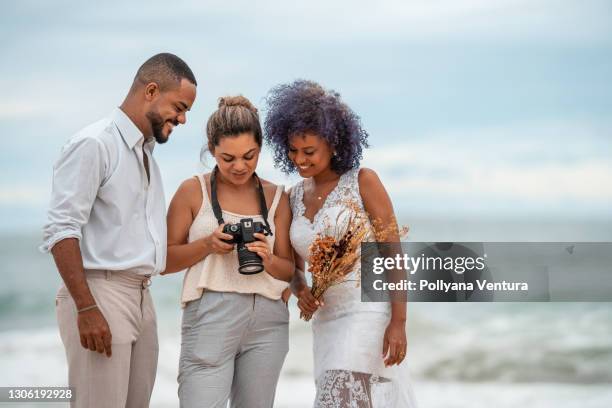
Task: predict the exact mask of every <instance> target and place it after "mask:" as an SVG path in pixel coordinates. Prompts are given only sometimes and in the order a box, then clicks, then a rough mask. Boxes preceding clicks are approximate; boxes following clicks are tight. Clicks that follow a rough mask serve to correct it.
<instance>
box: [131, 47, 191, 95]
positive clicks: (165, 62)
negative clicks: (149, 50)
mask: <svg viewBox="0 0 612 408" xmlns="http://www.w3.org/2000/svg"><path fill="white" fill-rule="evenodd" d="M183 78H185V79H186V80H188V81H189V82H191V83H192V84H194V85H196V86H197V85H198V83H197V82H196V79H195V76H194V75H193V72H192V71H191V68H189V66H188V65H187V64H186V63H185V61H183V60H182V59H180V58H179V57H177V56H176V55H174V54H170V53H168V52H164V53H161V54H157V55H154V56H152V57H151V58H149V59H148V60H146V61H145V63H144V64H142V65H141V66H140V68H138V72H136V77H135V78H134V81H138V82H141V83H143V84H145V85H146V84H148V83H151V82H155V83H156V84H157V85H159V88H160V90H162V91H164V90H166V89H171V88H174V87H177V86H178V85H179V84H180V83H181V80H182V79H183Z"/></svg>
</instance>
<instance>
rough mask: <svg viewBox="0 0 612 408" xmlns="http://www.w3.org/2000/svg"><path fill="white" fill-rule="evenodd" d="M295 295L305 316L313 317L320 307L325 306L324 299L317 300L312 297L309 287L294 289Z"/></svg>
mask: <svg viewBox="0 0 612 408" xmlns="http://www.w3.org/2000/svg"><path fill="white" fill-rule="evenodd" d="M293 294H294V295H295V297H297V298H298V302H297V305H298V307H299V308H300V310H301V312H302V314H304V315H307V316H312V315H313V314H314V312H316V311H317V309H318V308H319V307H321V306H323V305H324V303H323V299H321V300H317V299H315V297H314V296H312V293H311V291H310V287H309V286H308V285H300V286H299V287H298V288H296V289H294V291H293Z"/></svg>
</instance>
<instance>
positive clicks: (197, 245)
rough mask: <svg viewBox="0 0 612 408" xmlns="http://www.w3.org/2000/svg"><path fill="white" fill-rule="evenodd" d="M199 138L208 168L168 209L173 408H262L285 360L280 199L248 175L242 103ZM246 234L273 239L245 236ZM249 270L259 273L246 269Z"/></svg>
mask: <svg viewBox="0 0 612 408" xmlns="http://www.w3.org/2000/svg"><path fill="white" fill-rule="evenodd" d="M206 134H207V137H208V150H209V151H210V153H211V154H212V155H213V157H214V158H215V161H216V164H217V165H216V167H215V169H214V170H213V171H212V172H211V173H207V174H203V175H198V176H196V177H192V178H190V179H188V180H186V181H184V182H183V183H182V185H181V186H180V187H179V189H178V191H177V192H176V194H175V196H174V198H173V199H172V202H171V204H170V208H169V210H168V258H167V265H166V271H165V273H173V272H178V271H181V270H183V269H187V272H186V274H185V278H184V282H183V291H182V295H181V302H182V305H183V307H184V310H183V320H182V341H181V356H180V362H179V376H178V381H179V398H180V401H181V407H195V406H198V407H200V406H206V407H225V406H226V405H227V401H228V399H229V400H230V404H231V406H232V407H234V406H235V407H244V406H248V407H271V406H272V405H273V402H274V393H275V390H276V383H277V381H278V377H279V373H280V370H281V367H282V365H283V362H284V359H285V355H286V354H287V351H288V320H289V313H288V310H287V307H286V305H285V303H284V302H283V300H282V299H281V294H282V292H283V290H284V289H285V288H287V287H288V282H289V281H291V278H292V275H293V270H294V263H293V259H292V252H291V246H290V243H289V242H290V241H289V225H290V223H291V212H290V209H289V200H288V197H287V194H286V193H285V192H284V188H283V186H280V185H279V186H276V185H274V184H272V183H270V182H268V181H266V180H261V179H259V178H258V177H257V175H256V174H255V168H256V167H257V160H258V158H259V153H260V151H261V145H262V131H261V125H260V122H259V116H258V113H257V109H256V108H255V107H254V106H253V105H252V104H251V103H250V102H249V100H248V99H246V98H244V97H242V96H237V97H225V98H221V99H220V100H219V108H218V109H217V111H215V112H214V113H213V114H212V115H211V116H210V118H209V120H208V124H207V127H206ZM217 203H218V204H217ZM266 213H267V214H266ZM266 215H267V217H266ZM244 219H252V222H249V221H248V220H247V221H245V220H244ZM241 220H242V221H241ZM231 225H234V227H232V229H233V230H232V229H230V228H229V226H231ZM224 226H225V232H224ZM253 226H255V227H259V228H258V229H259V230H260V231H261V230H268V229H269V232H271V233H272V234H271V235H268V236H265V235H264V234H262V233H261V232H255V233H254V234H251V232H252V231H251V227H253ZM228 232H229V233H228ZM230 233H231V234H230ZM252 238H254V240H252ZM228 241H231V242H235V244H234V243H228ZM236 249H238V251H239V252H240V256H239V255H237V253H236ZM253 254H257V256H254V255H253ZM239 258H240V259H239ZM249 261H250V263H251V264H252V263H253V262H254V263H255V264H258V263H259V264H260V266H259V267H257V266H258V265H255V268H254V270H253V268H252V267H251V268H248V267H245V265H246V264H249ZM251 266H252V265H251ZM261 267H263V271H261V272H259V273H253V272H257V271H258V270H260V269H261ZM239 268H240V270H241V271H242V272H250V274H244V273H241V272H239Z"/></svg>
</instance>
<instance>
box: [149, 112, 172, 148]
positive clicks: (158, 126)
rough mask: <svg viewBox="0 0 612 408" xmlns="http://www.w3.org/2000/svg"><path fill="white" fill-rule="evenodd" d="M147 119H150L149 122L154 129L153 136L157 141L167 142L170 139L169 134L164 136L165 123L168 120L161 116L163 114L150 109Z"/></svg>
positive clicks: (160, 142)
mask: <svg viewBox="0 0 612 408" xmlns="http://www.w3.org/2000/svg"><path fill="white" fill-rule="evenodd" d="M146 116H147V119H149V123H150V124H151V130H152V131H153V137H154V138H155V141H156V142H157V143H159V144H163V143H166V142H167V141H168V136H164V134H163V130H164V124H165V123H166V121H165V120H164V119H163V118H162V117H161V115H160V114H159V113H157V112H152V111H149V112H147V115H146Z"/></svg>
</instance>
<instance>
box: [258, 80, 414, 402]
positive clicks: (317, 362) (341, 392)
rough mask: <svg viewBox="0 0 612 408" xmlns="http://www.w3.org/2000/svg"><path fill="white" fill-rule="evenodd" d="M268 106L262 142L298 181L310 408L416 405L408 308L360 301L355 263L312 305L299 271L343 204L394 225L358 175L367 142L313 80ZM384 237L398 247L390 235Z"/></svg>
mask: <svg viewBox="0 0 612 408" xmlns="http://www.w3.org/2000/svg"><path fill="white" fill-rule="evenodd" d="M267 104H268V115H267V117H266V121H265V134H266V141H267V142H268V143H269V144H270V145H271V146H272V149H273V151H274V156H275V163H276V165H277V166H278V167H280V169H281V170H283V171H284V172H285V173H293V172H295V171H296V170H297V172H298V173H299V174H300V176H302V177H303V180H302V181H300V182H299V183H298V184H296V185H295V186H294V187H293V188H292V189H291V192H290V203H291V209H292V212H293V219H292V222H291V228H290V238H291V244H292V246H293V249H294V252H295V259H296V273H295V274H294V277H293V280H292V282H291V291H292V292H293V294H294V295H295V296H296V297H297V298H298V307H299V308H300V310H301V311H302V312H303V313H305V314H313V313H314V316H313V320H312V330H313V349H314V371H315V373H314V374H315V384H316V387H317V394H316V397H315V403H314V406H315V408H344V407H346V408H376V407H385V408H387V407H406V408H412V407H415V406H416V404H415V402H414V398H413V395H412V391H411V388H410V380H409V377H408V375H407V370H406V369H407V367H406V364H404V365H401V366H400V364H401V363H402V362H403V360H404V358H405V356H406V304H405V303H402V302H391V303H384V302H383V303H376V302H371V303H368V302H361V289H360V287H359V286H358V284H357V281H358V279H359V274H360V265H357V266H356V267H355V268H354V270H353V271H352V272H351V273H350V274H349V275H348V276H347V278H346V279H345V280H344V281H343V282H342V283H340V284H337V285H334V286H332V287H330V288H329V289H328V290H327V291H326V292H325V294H324V295H323V299H321V300H320V301H319V300H316V299H315V298H314V297H313V296H312V294H311V292H310V287H308V284H307V281H306V277H305V273H304V270H305V260H307V259H308V255H309V246H310V244H311V242H312V241H313V239H314V238H315V237H316V235H317V234H318V233H324V232H325V229H326V228H327V227H329V225H330V223H333V222H334V220H336V217H337V214H338V212H339V211H342V210H343V209H344V208H345V207H346V206H347V203H348V202H349V201H350V202H354V203H357V204H358V205H359V206H360V207H361V210H365V211H366V212H367V213H368V214H369V217H370V220H371V221H373V220H377V221H378V220H380V221H382V224H383V225H395V217H394V213H393V206H392V204H391V200H390V199H389V196H388V194H387V192H386V190H385V188H384V186H383V185H382V183H381V181H380V179H379V178H378V176H377V175H376V173H375V172H374V171H373V170H370V169H366V168H361V169H360V168H359V162H360V159H361V158H362V148H363V147H367V136H368V134H367V132H366V131H365V130H364V129H362V127H361V123H360V120H359V117H358V116H357V115H356V114H355V113H354V112H353V111H352V110H351V109H350V108H349V107H348V106H347V105H346V104H345V103H344V102H342V100H341V99H340V95H339V94H338V93H336V92H333V91H327V90H325V89H324V88H322V87H321V86H320V85H319V84H317V83H315V82H311V81H304V80H298V81H295V82H293V83H290V84H284V85H279V86H277V87H275V88H273V89H272V90H271V91H270V93H269V96H268V98H267ZM391 223H393V224H391ZM394 230H396V231H397V228H395V229H394ZM389 238H390V239H389V240H390V241H399V236H398V235H397V234H395V236H394V235H391V236H390V237H389Z"/></svg>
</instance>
